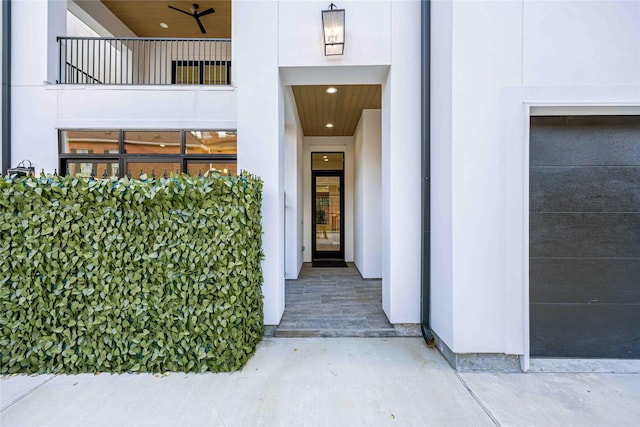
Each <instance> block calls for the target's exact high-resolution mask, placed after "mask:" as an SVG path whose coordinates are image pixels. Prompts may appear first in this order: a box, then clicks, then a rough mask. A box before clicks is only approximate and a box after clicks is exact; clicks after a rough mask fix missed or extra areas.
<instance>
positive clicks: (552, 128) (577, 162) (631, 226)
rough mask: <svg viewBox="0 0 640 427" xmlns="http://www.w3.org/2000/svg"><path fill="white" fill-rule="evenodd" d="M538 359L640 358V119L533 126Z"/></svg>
mask: <svg viewBox="0 0 640 427" xmlns="http://www.w3.org/2000/svg"><path fill="white" fill-rule="evenodd" d="M530 138H531V139H530V172H529V173H530V175H529V178H530V193H529V203H530V216H529V218H530V229H529V233H530V234H529V241H530V247H529V255H530V259H529V288H530V325H531V355H532V356H550V357H610V358H640V116H597V117H594V116H568V117H532V118H531V136H530Z"/></svg>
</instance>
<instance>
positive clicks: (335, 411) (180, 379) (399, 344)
mask: <svg viewBox="0 0 640 427" xmlns="http://www.w3.org/2000/svg"><path fill="white" fill-rule="evenodd" d="M576 363H577V362H576ZM609 363H610V364H614V362H613V361H611V362H609ZM632 365H633V364H632ZM611 366H613V365H611ZM623 366H626V365H624V364H623ZM613 367H614V368H615V366H613ZM0 390H1V392H2V401H3V404H4V403H5V402H12V404H10V405H9V406H7V407H6V409H4V410H3V411H2V413H1V414H0V416H1V421H0V424H1V425H2V426H3V427H8V426H65V427H66V426H110V427H111V426H124V425H126V426H147V425H153V426H307V425H308V426H355V425H367V426H495V425H498V426H544V427H548V426H631V425H637V422H638V420H639V419H640V374H637V373H625V374H609V373H540V372H533V373H531V372H530V373H511V374H493V373H471V372H469V373H458V372H456V371H454V370H453V369H451V367H450V366H449V365H448V363H447V362H446V361H445V359H444V358H443V357H442V355H441V354H440V353H438V352H437V351H436V350H434V349H432V348H428V347H427V346H426V345H425V343H424V340H422V339H421V338H398V337H395V338H330V339H327V338H265V339H264V340H263V341H262V342H261V343H260V344H259V346H258V349H257V351H256V354H255V355H254V356H253V357H252V358H251V359H250V360H249V362H248V363H247V365H246V366H245V367H244V369H243V370H242V371H239V372H233V373H221V374H213V373H205V374H184V373H170V374H166V375H152V374H140V375H136V374H126V375H109V374H100V375H86V374H85V375H60V376H55V377H52V376H37V377H29V376H6V377H3V378H2V380H0Z"/></svg>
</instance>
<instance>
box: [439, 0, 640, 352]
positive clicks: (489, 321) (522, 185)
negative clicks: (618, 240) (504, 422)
mask: <svg viewBox="0 0 640 427" xmlns="http://www.w3.org/2000/svg"><path fill="white" fill-rule="evenodd" d="M432 23H433V25H432V28H431V34H432V37H433V41H432V46H433V56H432V76H431V78H432V88H433V96H432V101H431V109H432V112H433V113H432V114H433V116H432V117H431V123H432V131H431V147H432V149H431V155H432V160H431V162H432V183H431V188H432V224H431V229H432V233H433V241H432V254H433V255H432V256H433V258H432V269H433V271H432V277H431V279H432V281H431V283H432V290H433V292H432V318H431V320H432V327H433V329H434V331H435V332H436V333H437V334H438V335H439V336H440V337H441V338H443V340H444V341H445V343H446V344H447V345H448V346H449V347H450V348H451V349H452V350H453V351H455V352H458V353H468V352H474V353H475V352H487V353H510V354H525V356H527V354H526V352H527V348H528V347H527V345H528V344H527V339H528V335H527V334H528V332H527V328H528V318H527V313H528V310H527V307H528V288H527V286H528V267H527V266H528V260H527V258H526V257H527V256H528V255H527V254H528V250H527V245H528V243H527V242H528V231H526V230H525V229H524V228H523V227H526V226H528V225H527V224H528V222H527V221H526V219H525V220H523V219H519V218H520V217H522V218H526V216H527V215H528V210H527V209H528V186H527V185H526V183H527V182H528V179H527V177H528V163H526V164H525V160H526V159H528V157H527V156H526V152H528V151H527V150H528V139H527V138H526V137H525V136H526V135H527V131H528V122H529V116H528V114H529V107H528V105H529V103H530V102H534V101H535V103H538V104H540V103H541V104H545V103H548V104H549V105H561V106H562V105H569V106H571V105H584V106H589V105H596V104H604V105H606V104H610V105H621V104H625V103H629V102H631V103H633V102H640V92H638V89H637V88H638V87H640V86H639V84H640V3H638V2H627V1H609V2H590V1H556V2H533V1H531V2H530V1H525V2H453V3H444V2H433V3H432ZM620 87H627V88H629V89H627V91H626V93H627V97H626V98H624V97H622V96H621V93H620V92H621V90H618V89H619V88H620ZM629 90H630V91H631V92H629ZM634 99H635V101H634ZM514 153H518V155H517V156H516V155H515V154H514ZM514 160H515V161H516V162H515V164H514V162H513V161H514ZM526 161H527V162H528V160H526ZM449 186H450V190H449V188H448V187H449ZM514 266H516V267H514Z"/></svg>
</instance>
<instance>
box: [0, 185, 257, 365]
mask: <svg viewBox="0 0 640 427" xmlns="http://www.w3.org/2000/svg"><path fill="white" fill-rule="evenodd" d="M261 204H262V181H261V180H260V179H259V178H257V177H255V176H253V175H250V174H246V173H245V174H242V175H240V176H238V177H221V176H213V177H209V178H202V177H198V178H195V177H189V176H186V175H175V176H171V177H169V178H162V179H158V180H155V179H151V180H145V181H138V180H131V179H127V178H122V179H120V180H118V179H116V178H112V179H104V180H101V179H93V178H82V177H77V176H76V177H70V176H68V177H58V176H41V177H39V178H33V177H26V178H15V177H13V178H10V177H6V178H4V179H1V178H0V251H1V253H2V256H1V257H0V304H1V306H0V372H1V373H3V374H9V373H80V372H114V373H118V372H167V371H183V372H201V371H214V372H218V371H232V370H236V369H239V368H241V367H242V366H243V365H244V364H245V363H246V361H247V360H248V359H249V357H250V356H251V355H252V354H253V352H254V351H255V348H256V344H257V343H258V342H259V341H260V339H261V338H262V336H263V308H262V292H261V286H262V271H261V268H260V262H261V260H262V259H263V258H264V257H263V254H262V242H261V239H262V225H261V214H260V208H261Z"/></svg>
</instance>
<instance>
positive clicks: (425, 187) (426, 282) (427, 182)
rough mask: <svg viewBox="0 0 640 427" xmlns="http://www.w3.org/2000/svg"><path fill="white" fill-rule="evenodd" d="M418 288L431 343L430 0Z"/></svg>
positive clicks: (425, 16) (426, 5) (426, 2)
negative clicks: (420, 265) (420, 283)
mask: <svg viewBox="0 0 640 427" xmlns="http://www.w3.org/2000/svg"><path fill="white" fill-rule="evenodd" d="M421 28H422V34H421V36H422V37H421V38H422V271H421V276H422V277H421V281H422V289H421V293H420V299H421V301H420V329H421V330H422V336H423V337H424V340H425V341H426V342H427V344H428V345H429V346H432V345H434V344H435V341H434V338H433V333H432V332H431V326H430V322H429V316H430V304H431V179H430V176H431V153H430V151H431V135H430V132H431V117H430V116H431V105H430V104H431V78H430V67H431V37H430V32H431V1H430V0H423V1H422V25H421Z"/></svg>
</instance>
